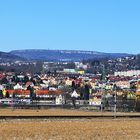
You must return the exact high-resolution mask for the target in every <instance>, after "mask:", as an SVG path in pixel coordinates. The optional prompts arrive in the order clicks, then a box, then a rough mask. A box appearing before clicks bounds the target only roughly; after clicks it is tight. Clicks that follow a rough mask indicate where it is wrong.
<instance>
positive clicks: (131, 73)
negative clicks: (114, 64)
mask: <svg viewBox="0 0 140 140" xmlns="http://www.w3.org/2000/svg"><path fill="white" fill-rule="evenodd" d="M114 75H115V76H118V75H119V76H134V75H136V76H137V75H140V70H129V71H118V72H114Z"/></svg>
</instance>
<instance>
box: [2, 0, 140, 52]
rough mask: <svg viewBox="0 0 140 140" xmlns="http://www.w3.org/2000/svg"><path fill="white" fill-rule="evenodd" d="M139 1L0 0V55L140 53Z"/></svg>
mask: <svg viewBox="0 0 140 140" xmlns="http://www.w3.org/2000/svg"><path fill="white" fill-rule="evenodd" d="M139 7H140V0H0V51H5V52H9V51H11V50H18V49H57V50H89V51H99V52H109V53H133V54H138V53H140V8H139Z"/></svg>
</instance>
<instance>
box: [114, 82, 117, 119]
mask: <svg viewBox="0 0 140 140" xmlns="http://www.w3.org/2000/svg"><path fill="white" fill-rule="evenodd" d="M113 90H114V92H115V96H114V118H116V113H117V111H116V109H117V93H116V84H114V86H113Z"/></svg>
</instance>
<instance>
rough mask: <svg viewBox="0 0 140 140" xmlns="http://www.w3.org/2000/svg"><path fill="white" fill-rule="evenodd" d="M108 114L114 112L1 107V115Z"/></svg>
mask: <svg viewBox="0 0 140 140" xmlns="http://www.w3.org/2000/svg"><path fill="white" fill-rule="evenodd" d="M81 115H84V116H90V115H92V116H96V115H102V116H108V115H113V112H95V111H85V110H84V111H83V110H75V109H73V110H69V109H55V108H53V109H41V110H37V109H34V110H33V109H14V110H13V109H0V116H81ZM117 115H140V113H134V112H130V113H124V112H122V113H121V112H117Z"/></svg>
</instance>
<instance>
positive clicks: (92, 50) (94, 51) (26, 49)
mask: <svg viewBox="0 0 140 140" xmlns="http://www.w3.org/2000/svg"><path fill="white" fill-rule="evenodd" d="M28 50H29V51H30V50H52V51H82V52H84V51H85V52H97V53H111V54H131V55H137V54H139V53H127V52H103V51H93V50H80V49H75V50H73V49H72V50H70V49H49V48H48V49H33V48H31V49H13V50H10V51H1V52H6V53H10V52H12V51H28Z"/></svg>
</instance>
